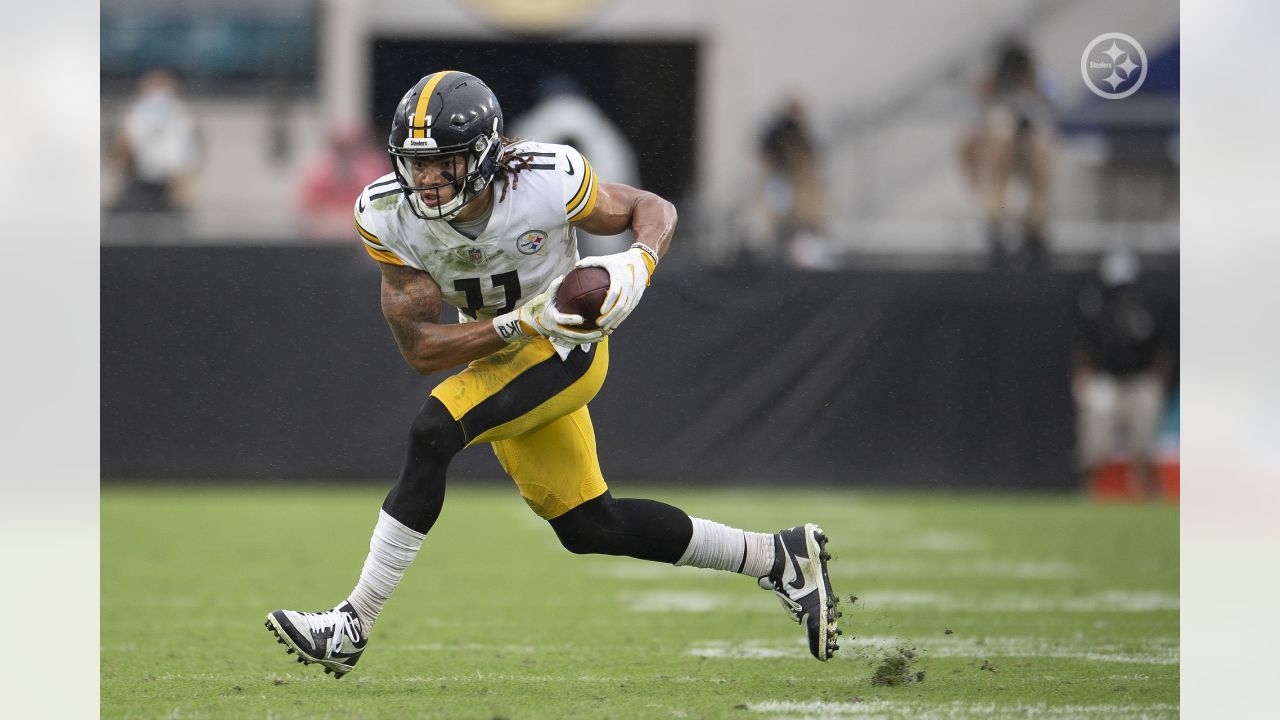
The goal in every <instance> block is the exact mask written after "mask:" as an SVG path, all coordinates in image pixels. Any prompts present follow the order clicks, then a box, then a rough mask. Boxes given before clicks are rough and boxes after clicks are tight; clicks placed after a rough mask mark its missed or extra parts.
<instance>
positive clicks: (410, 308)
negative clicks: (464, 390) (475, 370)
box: [378, 263, 604, 375]
mask: <svg viewBox="0 0 1280 720" xmlns="http://www.w3.org/2000/svg"><path fill="white" fill-rule="evenodd" d="M378 267H380V268H382V315H383V317H385V318H386V319H387V324H388V325H390V326H391V334H392V335H394V336H395V338H396V344H397V345H399V346H400V354H401V355H403V356H404V359H405V361H406V362H408V363H409V366H410V367H412V368H413V369H414V370H416V371H418V373H420V374H422V375H430V374H431V373H434V372H440V371H441V370H447V369H449V368H451V367H454V366H455V365H461V364H463V363H468V362H471V361H472V360H476V359H478V358H482V357H484V356H486V355H490V354H492V353H494V352H496V351H498V350H500V349H502V347H504V346H505V345H506V344H507V343H511V342H517V341H520V340H526V339H529V338H532V337H536V336H538V335H541V336H543V337H547V338H551V339H555V340H560V341H562V342H563V343H565V344H570V345H580V344H582V343H593V342H599V341H600V339H601V338H603V337H604V334H603V333H601V332H600V331H598V330H591V331H578V330H575V329H573V328H572V327H568V326H573V325H580V324H581V323H582V318H581V317H580V316H578V315H566V314H564V313H561V312H559V311H557V310H556V309H555V305H554V304H553V303H552V302H550V299H551V298H552V297H554V296H555V292H556V288H557V287H558V286H559V284H560V283H559V281H558V280H557V281H556V282H554V283H552V285H551V287H550V288H548V289H547V290H546V291H545V292H543V293H541V294H539V295H535V296H534V297H532V298H530V299H529V301H528V302H526V303H525V304H524V305H522V306H520V307H519V308H517V309H515V310H512V311H511V312H509V313H507V314H506V315H500V316H498V317H497V318H495V319H494V320H493V321H492V322H476V323H459V324H457V325H452V324H451V325H443V324H441V323H440V307H441V305H442V304H443V300H442V298H441V294H440V286H439V285H437V284H436V281H435V278H432V277H431V275H430V274H429V273H425V272H423V271H421V270H416V269H414V268H411V267H408V266H405V265H391V264H389V263H378Z"/></svg>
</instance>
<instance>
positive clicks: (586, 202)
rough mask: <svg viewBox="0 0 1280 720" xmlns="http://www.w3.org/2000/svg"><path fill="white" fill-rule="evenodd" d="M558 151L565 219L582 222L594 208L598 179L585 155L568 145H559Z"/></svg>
mask: <svg viewBox="0 0 1280 720" xmlns="http://www.w3.org/2000/svg"><path fill="white" fill-rule="evenodd" d="M560 152H561V158H560V161H559V162H560V163H562V165H561V169H562V170H564V172H563V173H561V175H560V180H561V184H562V187H563V189H564V215H565V219H566V220H568V221H569V222H571V223H576V222H582V221H583V220H586V219H587V218H588V217H590V216H591V212H592V211H593V210H595V209H596V194H597V193H598V191H599V189H600V188H599V185H600V180H599V178H597V177H596V173H595V171H594V170H592V169H591V163H589V162H587V158H586V156H585V155H583V154H582V153H580V152H578V151H577V150H575V149H573V148H571V147H569V146H568V145H564V146H561V151H560Z"/></svg>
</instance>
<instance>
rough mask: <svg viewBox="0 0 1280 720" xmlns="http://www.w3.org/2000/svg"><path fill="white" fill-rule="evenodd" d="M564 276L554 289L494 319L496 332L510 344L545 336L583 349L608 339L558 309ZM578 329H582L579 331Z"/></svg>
mask: <svg viewBox="0 0 1280 720" xmlns="http://www.w3.org/2000/svg"><path fill="white" fill-rule="evenodd" d="M563 279H564V276H563V275H561V276H560V277H558V278H556V279H555V280H552V281H551V285H550V286H549V287H548V288H547V289H546V290H544V291H543V292H541V293H539V294H537V295H534V296H533V297H531V298H529V301H528V302H526V303H525V304H523V305H521V306H520V307H518V308H516V309H515V310H512V311H511V312H509V313H507V314H505V315H499V316H498V317H496V318H494V319H493V328H494V330H496V331H497V332H498V337H501V338H502V339H503V340H506V341H507V342H514V341H516V340H520V339H523V338H529V337H534V336H536V335H541V336H542V337H545V338H547V339H548V340H554V341H557V342H559V343H560V344H561V345H583V344H590V343H598V342H600V341H601V340H603V339H604V332H603V331H601V330H587V329H586V328H583V327H580V326H581V325H582V316H581V315H570V314H569V313H563V312H560V310H558V309H557V308H556V302H555V297H556V290H558V289H559V288H560V281H561V280H563ZM575 326H578V327H575Z"/></svg>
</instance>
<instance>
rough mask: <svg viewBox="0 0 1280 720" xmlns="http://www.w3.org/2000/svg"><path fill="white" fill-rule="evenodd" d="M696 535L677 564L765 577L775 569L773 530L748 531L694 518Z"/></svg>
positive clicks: (694, 534)
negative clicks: (763, 531)
mask: <svg viewBox="0 0 1280 720" xmlns="http://www.w3.org/2000/svg"><path fill="white" fill-rule="evenodd" d="M689 519H690V520H692V521H693V537H692V538H690V539H689V547H688V549H686V550H685V551H684V555H681V556H680V559H679V560H677V561H676V565H692V566H694V567H700V568H711V569H712V570H730V571H732V572H737V573H742V574H743V575H750V576H751V577H764V576H765V575H768V574H769V572H770V571H771V570H773V533H758V532H748V531H746V530H739V529H737V528H731V527H729V526H727V525H721V524H720V523H718V522H712V521H710V520H703V519H702V518H696V517H690V518H689Z"/></svg>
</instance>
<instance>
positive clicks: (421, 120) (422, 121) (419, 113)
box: [410, 70, 457, 138]
mask: <svg viewBox="0 0 1280 720" xmlns="http://www.w3.org/2000/svg"><path fill="white" fill-rule="evenodd" d="M455 72H457V70H441V71H440V72H438V73H436V74H434V75H432V76H431V78H430V79H429V80H427V84H426V85H423V86H422V94H421V95H419V96H418V105H417V107H415V108H414V110H413V123H412V125H411V126H410V130H411V132H412V134H411V135H410V137H416V138H424V137H426V136H427V106H428V105H430V104H431V96H432V95H433V94H434V93H435V91H436V86H437V85H439V84H440V81H441V80H443V79H444V76H445V75H448V74H449V73H455Z"/></svg>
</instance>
